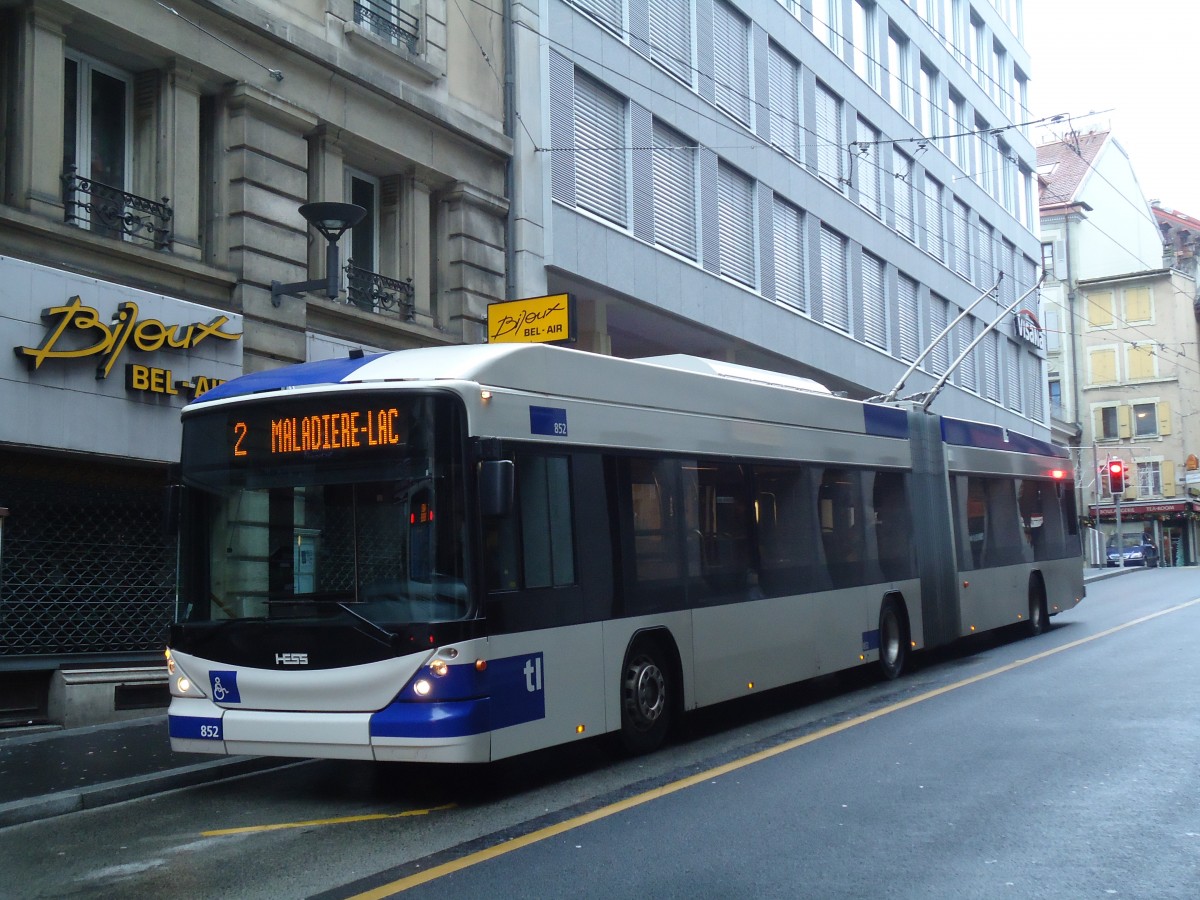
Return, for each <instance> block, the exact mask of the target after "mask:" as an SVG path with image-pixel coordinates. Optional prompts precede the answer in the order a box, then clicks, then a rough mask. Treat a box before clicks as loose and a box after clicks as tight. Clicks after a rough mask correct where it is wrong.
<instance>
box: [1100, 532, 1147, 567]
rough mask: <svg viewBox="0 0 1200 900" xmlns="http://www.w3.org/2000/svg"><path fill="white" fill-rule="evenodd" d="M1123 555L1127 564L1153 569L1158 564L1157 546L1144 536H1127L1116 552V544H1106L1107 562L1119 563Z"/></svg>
mask: <svg viewBox="0 0 1200 900" xmlns="http://www.w3.org/2000/svg"><path fill="white" fill-rule="evenodd" d="M1122 556H1124V557H1125V565H1127V566H1145V567H1146V568H1148V569H1153V568H1155V567H1156V566H1158V548H1157V547H1155V546H1154V544H1152V543H1151V542H1150V541H1148V540H1146V539H1145V538H1138V537H1127V538H1125V546H1124V548H1123V549H1122V550H1121V551H1119V552H1118V550H1117V545H1116V544H1115V543H1111V544H1109V545H1108V564H1109V565H1110V566H1119V565H1121V557H1122Z"/></svg>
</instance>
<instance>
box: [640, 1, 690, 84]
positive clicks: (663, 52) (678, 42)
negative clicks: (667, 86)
mask: <svg viewBox="0 0 1200 900" xmlns="http://www.w3.org/2000/svg"><path fill="white" fill-rule="evenodd" d="M649 5H650V58H651V59H652V60H654V61H655V62H656V63H658V64H659V65H660V66H662V67H663V68H664V69H666V70H667V71H668V72H670V73H671V74H672V75H674V76H676V77H677V78H678V79H679V80H680V81H682V82H683V83H684V84H688V85H690V84H692V83H693V79H692V5H691V3H690V2H689V0H649Z"/></svg>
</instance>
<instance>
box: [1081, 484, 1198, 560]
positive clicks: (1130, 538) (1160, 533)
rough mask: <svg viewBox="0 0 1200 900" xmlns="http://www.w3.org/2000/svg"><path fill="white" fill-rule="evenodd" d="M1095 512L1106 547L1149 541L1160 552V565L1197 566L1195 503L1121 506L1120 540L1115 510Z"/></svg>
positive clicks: (1172, 501) (1175, 502)
mask: <svg viewBox="0 0 1200 900" xmlns="http://www.w3.org/2000/svg"><path fill="white" fill-rule="evenodd" d="M1096 513H1097V515H1098V516H1099V529H1100V531H1101V532H1102V533H1103V534H1104V536H1105V544H1106V546H1108V547H1110V548H1111V547H1116V546H1129V545H1130V544H1132V543H1134V542H1137V541H1140V540H1147V541H1149V542H1150V543H1151V544H1153V546H1154V547H1155V549H1156V550H1157V563H1158V565H1160V566H1191V565H1195V564H1196V550H1195V547H1196V543H1195V522H1196V520H1197V519H1200V503H1197V502H1195V501H1192V500H1170V501H1162V502H1159V503H1154V502H1145V503H1137V502H1134V503H1122V504H1121V525H1120V540H1118V537H1117V509H1116V507H1115V506H1112V505H1108V506H1101V507H1099V508H1098V509H1097V510H1096Z"/></svg>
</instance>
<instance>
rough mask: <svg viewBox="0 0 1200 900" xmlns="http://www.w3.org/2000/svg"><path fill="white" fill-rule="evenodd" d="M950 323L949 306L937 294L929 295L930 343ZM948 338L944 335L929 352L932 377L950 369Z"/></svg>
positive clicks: (949, 336) (948, 336)
mask: <svg viewBox="0 0 1200 900" xmlns="http://www.w3.org/2000/svg"><path fill="white" fill-rule="evenodd" d="M949 322H950V304H949V303H948V302H947V301H946V300H944V299H943V298H941V297H939V296H938V295H937V294H930V295H929V339H930V340H931V341H932V340H933V339H934V338H936V337H937V336H938V335H939V334H941V333H942V332H943V331H945V330H946V325H948V324H949ZM950 338H951V335H946V336H945V337H943V338H942V339H941V340H939V341H938V342H937V343H936V344H934V345H933V349H932V350H930V351H929V357H928V360H929V371H930V372H931V373H932V374H934V375H941V374H943V373H944V372H945V371H946V369H948V368H949V367H950Z"/></svg>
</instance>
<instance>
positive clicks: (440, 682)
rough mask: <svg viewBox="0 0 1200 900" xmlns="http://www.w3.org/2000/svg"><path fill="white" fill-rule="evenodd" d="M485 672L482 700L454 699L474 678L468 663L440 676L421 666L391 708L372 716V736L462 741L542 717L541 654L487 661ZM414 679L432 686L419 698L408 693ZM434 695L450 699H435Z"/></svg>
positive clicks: (542, 666) (544, 686) (473, 671)
mask: <svg viewBox="0 0 1200 900" xmlns="http://www.w3.org/2000/svg"><path fill="white" fill-rule="evenodd" d="M456 670H458V671H456ZM484 671H485V674H486V684H487V696H484V697H475V698H472V699H459V697H461V696H462V694H461V693H460V692H461V691H462V690H463V688H464V687H465V686H466V685H467V684H469V683H470V681H469V676H470V675H474V674H475V667H474V666H473V665H472V666H451V667H450V670H449V672H447V674H446V676H445V677H443V678H437V677H435V676H432V675H430V674H429V672H428V670H427V669H424V668H422V669H421V671H420V672H418V673H417V675H416V676H415V677H414V678H413V680H412V681H410V682H409V683H408V684H407V685H405V687H404V690H402V691H401V692H400V693H399V694H398V695H397V698H396V699H395V700H394V701H393V702H392V703H391V704H390V705H388V706H386V707H384V708H383V709H381V710H380V711H379V712H377V713H375V714H374V715H373V716H371V726H370V730H371V736H372V737H391V738H448V737H467V736H469V735H473V734H482V733H484V732H487V731H493V730H495V729H497V728H508V727H509V726H511V725H521V724H524V723H525V722H536V721H538V720H539V719H544V718H546V672H545V660H544V657H543V656H542V654H541V653H528V654H525V655H522V656H510V657H507V658H505V659H493V660H489V661H488V664H487V669H486V670H484ZM464 676H465V677H464ZM418 680H426V681H428V682H429V683H430V684H431V685H432V691H431V692H430V694H428V695H427V696H426V697H424V698H422V697H421V696H420V695H418V694H417V693H416V692H415V691H414V690H413V684H414V683H415V682H416V681H418ZM456 694H457V695H458V696H457V697H456V696H455V695H456ZM439 696H441V697H447V696H449V697H453V698H454V699H445V700H438V699H437V698H438V697H439Z"/></svg>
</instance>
